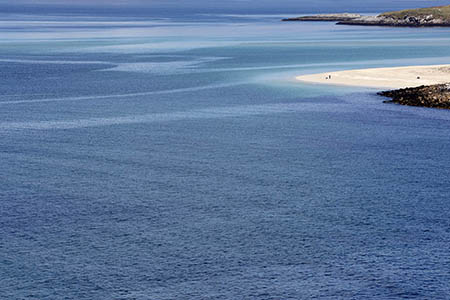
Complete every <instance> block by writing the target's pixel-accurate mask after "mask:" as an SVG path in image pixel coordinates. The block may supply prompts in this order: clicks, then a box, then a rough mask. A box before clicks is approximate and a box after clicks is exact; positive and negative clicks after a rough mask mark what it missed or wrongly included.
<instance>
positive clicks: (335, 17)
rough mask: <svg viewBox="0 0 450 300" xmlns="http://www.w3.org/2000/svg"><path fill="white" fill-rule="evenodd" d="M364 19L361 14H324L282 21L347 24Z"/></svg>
mask: <svg viewBox="0 0 450 300" xmlns="http://www.w3.org/2000/svg"><path fill="white" fill-rule="evenodd" d="M359 18H362V15H360V14H349V13H343V14H322V15H313V16H302V17H297V18H287V19H282V21H283V22H295V21H300V22H301V21H303V22H311V21H322V22H323V21H326V22H345V21H351V20H355V19H359Z"/></svg>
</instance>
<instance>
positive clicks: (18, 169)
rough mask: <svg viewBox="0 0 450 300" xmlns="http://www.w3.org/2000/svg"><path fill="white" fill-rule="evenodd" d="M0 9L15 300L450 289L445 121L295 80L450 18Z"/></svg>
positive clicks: (5, 271)
mask: <svg viewBox="0 0 450 300" xmlns="http://www.w3.org/2000/svg"><path fill="white" fill-rule="evenodd" d="M281 17H282V16H271V15H258V16H254V15H253V16H252V15H194V16H178V17H176V18H170V17H165V18H158V17H135V18H133V17H129V16H128V17H120V16H103V17H101V16H80V15H78V16H75V15H65V16H49V15H46V16H37V15H34V16H32V15H2V18H1V21H0V34H1V40H0V141H1V142H0V166H1V171H0V298H1V299H40V300H41V299H42V300H43V299H105V300H106V299H108V300H109V299H139V300H140V299H361V298H369V299H449V298H450V286H449V282H450V252H449V242H450V188H449V184H448V179H449V176H450V168H449V166H450V156H449V151H450V139H449V137H450V112H449V111H446V110H436V109H427V108H417V107H404V106H398V105H392V104H384V103H383V100H384V99H383V98H381V97H379V96H377V95H376V90H374V89H365V88H350V87H337V86H321V85H308V84H302V83H299V82H295V80H294V77H295V76H296V75H299V74H306V73H315V72H325V71H328V70H341V69H353V68H368V67H386V66H402V65H413V64H419V65H420V64H443V63H448V61H449V58H450V52H449V49H450V35H449V33H450V29H445V28H434V29H404V28H376V27H373V28H368V27H346V26H334V25H333V24H330V23H302V24H300V23H295V24H294V23H282V22H279V19H280V18H281Z"/></svg>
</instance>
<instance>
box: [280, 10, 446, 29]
mask: <svg viewBox="0 0 450 300" xmlns="http://www.w3.org/2000/svg"><path fill="white" fill-rule="evenodd" d="M283 21H333V22H338V23H337V24H339V25H364V26H392V27H439V26H440V27H450V5H447V6H437V7H430V8H419V9H407V10H401V11H394V12H386V13H382V14H380V15H378V16H362V15H359V14H349V13H343V14H321V15H314V16H302V17H297V18H288V19H283Z"/></svg>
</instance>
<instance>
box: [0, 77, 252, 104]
mask: <svg viewBox="0 0 450 300" xmlns="http://www.w3.org/2000/svg"><path fill="white" fill-rule="evenodd" d="M249 83H251V82H235V83H223V84H211V85H205V86H197V87H189V88H181V89H172V90H161V91H151V92H142V93H129V94H113V95H97V96H80V97H63V98H46V99H34V100H11V101H1V102H0V106H1V105H6V104H27V103H28V104H33V103H42V102H60V101H84V100H102V99H118V98H119V99H120V98H132V97H140V96H151V95H164V94H174V93H185V92H196V91H202V90H209V89H217V88H225V87H232V86H237V85H244V84H249Z"/></svg>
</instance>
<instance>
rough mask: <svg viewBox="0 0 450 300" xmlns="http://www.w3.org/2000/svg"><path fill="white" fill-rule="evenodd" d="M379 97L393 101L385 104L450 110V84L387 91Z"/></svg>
mask: <svg viewBox="0 0 450 300" xmlns="http://www.w3.org/2000/svg"><path fill="white" fill-rule="evenodd" d="M378 95H380V96H384V97H389V98H391V99H392V100H389V101H385V103H398V104H402V105H411V106H424V107H434V108H445V109H450V84H437V85H430V86H420V87H415V88H406V89H400V90H393V91H385V92H380V93H378Z"/></svg>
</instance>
